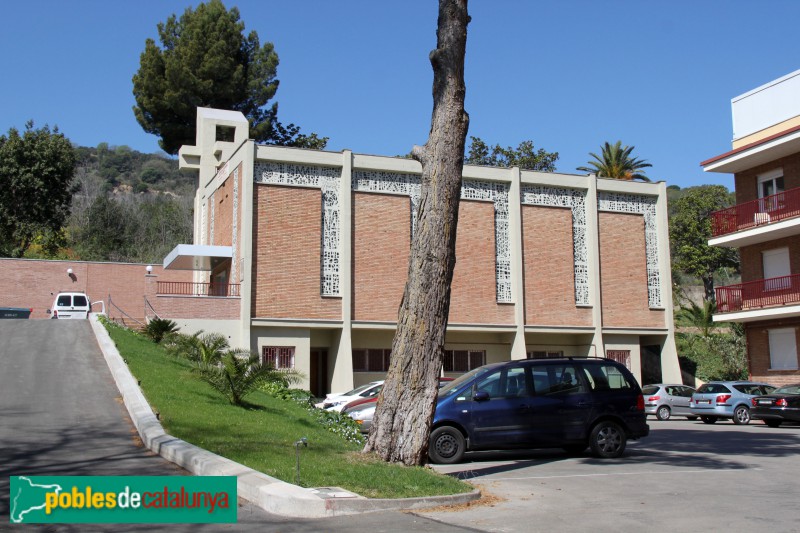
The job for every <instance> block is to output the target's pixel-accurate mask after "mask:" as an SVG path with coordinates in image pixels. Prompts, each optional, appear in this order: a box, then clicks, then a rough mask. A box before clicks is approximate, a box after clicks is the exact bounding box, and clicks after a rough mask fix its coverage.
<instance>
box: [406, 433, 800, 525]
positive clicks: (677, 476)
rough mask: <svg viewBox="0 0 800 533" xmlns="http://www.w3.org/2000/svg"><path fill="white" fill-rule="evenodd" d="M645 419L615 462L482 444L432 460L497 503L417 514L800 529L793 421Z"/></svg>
mask: <svg viewBox="0 0 800 533" xmlns="http://www.w3.org/2000/svg"><path fill="white" fill-rule="evenodd" d="M648 422H649V424H650V428H651V435H650V436H649V437H647V438H646V439H642V440H641V441H638V442H631V443H629V446H628V450H627V452H626V454H625V456H624V457H623V458H621V459H618V460H599V459H595V458H593V457H591V456H589V455H588V454H586V455H584V456H581V457H569V456H567V455H565V454H564V453H562V452H559V451H555V450H554V451H537V452H521V453H520V452H506V453H488V452H482V453H475V454H472V455H471V456H468V459H469V462H466V463H464V464H461V465H455V466H437V467H436V468H437V470H440V471H442V472H448V473H452V474H457V475H459V476H460V477H463V478H465V479H469V480H470V481H471V482H472V483H475V484H477V485H480V486H481V487H482V488H483V489H485V490H486V491H487V492H488V493H490V494H492V495H494V496H495V497H497V498H498V500H499V501H497V502H496V503H494V504H493V505H490V506H489V505H487V506H480V507H474V508H468V509H461V510H459V511H458V512H452V511H436V512H426V513H419V514H421V515H422V516H426V517H429V518H433V519H435V520H439V521H442V522H446V523H448V524H451V525H458V526H462V527H472V528H475V529H479V530H484V531H559V532H571V531H614V532H617V531H635V530H638V531H650V530H656V531H724V530H727V531H771V532H775V531H787V532H788V531H800V510H799V509H798V506H797V496H796V490H797V487H798V479H800V426H783V427H781V428H779V429H771V428H768V427H767V426H765V425H764V424H762V423H760V422H753V423H751V424H750V425H749V426H735V425H733V424H732V423H730V422H718V423H717V424H715V425H707V424H703V423H702V422H700V421H697V422H690V421H687V420H684V419H679V418H676V419H674V420H669V421H665V422H659V421H657V420H655V419H654V418H652V419H650V420H649V421H648Z"/></svg>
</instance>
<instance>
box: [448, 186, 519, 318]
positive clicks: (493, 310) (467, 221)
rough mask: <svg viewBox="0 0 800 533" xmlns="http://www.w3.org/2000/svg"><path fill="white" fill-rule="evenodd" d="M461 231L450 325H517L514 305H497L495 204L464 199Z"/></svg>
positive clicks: (459, 213) (459, 221)
mask: <svg viewBox="0 0 800 533" xmlns="http://www.w3.org/2000/svg"><path fill="white" fill-rule="evenodd" d="M457 231H458V234H457V236H456V268H455V271H454V272H453V284H452V286H451V297H450V316H449V322H451V323H453V324H508V325H511V324H513V323H514V308H513V306H511V305H508V304H498V303H497V275H496V273H495V268H496V267H495V264H496V250H495V234H494V205H493V204H492V203H491V202H470V201H465V200H462V201H461V204H460V206H459V208H458V230H457Z"/></svg>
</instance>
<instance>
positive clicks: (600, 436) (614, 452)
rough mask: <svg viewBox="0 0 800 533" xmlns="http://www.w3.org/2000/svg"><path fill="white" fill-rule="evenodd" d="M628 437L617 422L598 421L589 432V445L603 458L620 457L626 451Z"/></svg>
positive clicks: (593, 451)
mask: <svg viewBox="0 0 800 533" xmlns="http://www.w3.org/2000/svg"><path fill="white" fill-rule="evenodd" d="M627 443H628V437H627V435H625V431H624V430H623V429H622V428H621V427H620V426H619V424H617V423H615V422H611V421H610V420H604V421H603V422H600V423H598V424H597V425H596V426H595V427H594V428H592V432H591V433H590V434H589V446H591V448H592V453H594V454H595V455H596V456H597V457H601V458H603V459H613V458H616V457H620V456H621V455H622V454H623V452H624V451H625V445H626V444H627Z"/></svg>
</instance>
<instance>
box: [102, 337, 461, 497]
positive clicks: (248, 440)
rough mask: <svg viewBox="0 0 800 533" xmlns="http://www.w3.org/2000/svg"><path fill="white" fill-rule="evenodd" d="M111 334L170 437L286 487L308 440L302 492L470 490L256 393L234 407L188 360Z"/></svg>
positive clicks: (376, 493)
mask: <svg viewBox="0 0 800 533" xmlns="http://www.w3.org/2000/svg"><path fill="white" fill-rule="evenodd" d="M108 330H109V333H110V335H111V338H112V339H113V340H114V342H115V343H116V345H117V349H118V350H119V352H120V353H121V354H122V357H123V358H124V359H125V360H126V362H127V363H128V366H129V368H130V369H131V372H133V375H134V376H136V378H137V379H139V380H140V381H141V388H142V390H143V391H144V395H145V396H146V397H147V400H148V402H150V405H151V407H152V408H153V410H154V411H156V412H158V413H160V417H161V423H162V424H163V425H164V429H166V431H167V432H168V433H170V434H171V435H173V436H175V437H178V438H180V439H183V440H185V441H187V442H190V443H192V444H194V445H196V446H199V447H201V448H205V449H206V450H209V451H211V452H214V453H216V454H219V455H222V456H224V457H227V458H229V459H232V460H234V461H236V462H239V463H242V464H244V465H247V466H249V467H250V468H253V469H255V470H258V471H261V472H264V473H265V474H268V475H270V476H273V477H276V478H278V479H281V480H283V481H287V482H289V483H295V448H294V442H295V441H297V440H299V439H300V438H301V437H307V438H308V447H307V448H301V452H300V453H301V457H300V484H301V485H302V486H304V487H342V488H344V489H347V490H351V491H353V492H356V493H358V494H361V495H362V496H366V497H370V498H409V497H414V496H435V495H443V494H456V493H461V492H468V491H470V490H472V487H471V486H469V485H467V484H466V483H462V482H461V481H458V480H457V479H455V478H452V477H450V476H445V475H442V474H437V473H436V472H434V471H432V470H430V469H428V468H421V467H413V468H411V467H403V466H398V465H390V464H387V463H384V462H383V461H380V460H378V459H376V458H374V457H372V456H366V455H362V454H361V453H359V452H360V446H358V445H356V444H352V443H348V442H346V441H345V440H344V439H343V438H341V437H340V436H338V435H335V434H333V433H331V432H330V431H327V430H326V429H324V428H323V427H321V426H320V425H319V424H318V423H317V422H316V421H315V420H314V419H313V417H312V416H311V414H310V413H308V412H307V411H306V410H305V409H303V408H302V407H301V406H299V405H297V404H296V403H294V402H292V401H284V400H279V399H277V398H273V397H272V396H269V395H267V394H264V393H262V392H255V393H253V394H252V395H250V396H248V397H247V398H246V401H247V402H248V404H249V407H248V408H242V407H236V406H233V405H231V404H229V403H228V402H227V400H225V399H224V398H222V396H220V395H218V394H217V393H216V392H215V391H214V390H213V389H212V388H211V387H210V386H208V385H207V384H205V383H203V382H202V381H200V380H199V379H198V378H197V377H196V376H194V375H193V374H192V372H191V370H190V365H189V363H188V362H187V361H185V360H182V359H177V358H174V357H171V356H169V355H166V354H165V353H164V350H163V349H162V348H161V347H160V346H159V345H157V344H154V343H153V342H152V341H151V340H149V339H148V338H146V337H144V336H142V335H139V334H137V333H134V332H132V331H129V330H126V329H124V328H121V327H118V326H114V325H110V326H108Z"/></svg>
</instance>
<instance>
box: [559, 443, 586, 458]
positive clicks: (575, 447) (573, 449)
mask: <svg viewBox="0 0 800 533" xmlns="http://www.w3.org/2000/svg"><path fill="white" fill-rule="evenodd" d="M585 449H586V445H585V444H569V445H567V446H564V450H566V452H567V453H568V454H570V455H581V454H582V453H583V451H584V450H585Z"/></svg>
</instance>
